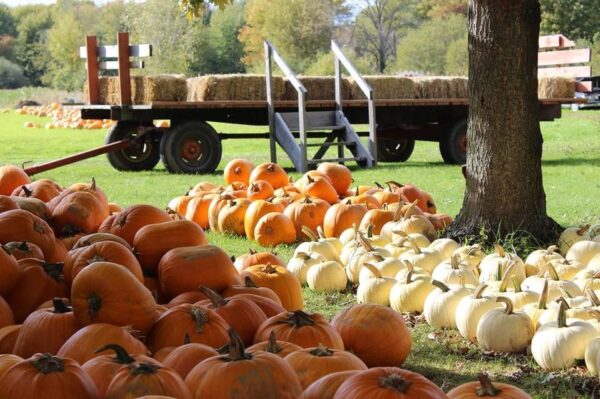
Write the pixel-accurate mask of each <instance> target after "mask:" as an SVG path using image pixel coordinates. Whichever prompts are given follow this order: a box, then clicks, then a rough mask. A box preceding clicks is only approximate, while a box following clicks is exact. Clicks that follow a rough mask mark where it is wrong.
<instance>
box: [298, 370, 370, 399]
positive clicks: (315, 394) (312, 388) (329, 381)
mask: <svg viewBox="0 0 600 399" xmlns="http://www.w3.org/2000/svg"><path fill="white" fill-rule="evenodd" d="M358 372H359V370H347V371H337V372H335V373H331V374H328V375H326V376H323V377H321V378H319V379H318V380H316V381H315V382H313V383H312V384H310V385H309V386H308V387H307V388H306V389H305V390H304V392H302V395H301V396H300V399H331V398H333V395H335V391H337V389H338V388H339V387H340V385H342V383H343V382H344V381H346V380H347V379H348V377H350V376H351V375H354V374H356V373H358Z"/></svg>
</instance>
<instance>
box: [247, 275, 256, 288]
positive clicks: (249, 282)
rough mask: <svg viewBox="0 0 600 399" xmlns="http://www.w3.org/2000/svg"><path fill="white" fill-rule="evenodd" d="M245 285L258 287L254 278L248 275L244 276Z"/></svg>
mask: <svg viewBox="0 0 600 399" xmlns="http://www.w3.org/2000/svg"><path fill="white" fill-rule="evenodd" d="M244 286H245V287H246V288H258V286H257V285H256V284H255V283H254V280H252V278H250V276H246V278H244Z"/></svg>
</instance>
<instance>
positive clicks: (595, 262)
mask: <svg viewBox="0 0 600 399" xmlns="http://www.w3.org/2000/svg"><path fill="white" fill-rule="evenodd" d="M596 237H600V236H596ZM587 268H588V269H591V270H593V271H600V253H598V254H596V255H594V256H592V258H591V259H590V261H589V262H588V264H587Z"/></svg>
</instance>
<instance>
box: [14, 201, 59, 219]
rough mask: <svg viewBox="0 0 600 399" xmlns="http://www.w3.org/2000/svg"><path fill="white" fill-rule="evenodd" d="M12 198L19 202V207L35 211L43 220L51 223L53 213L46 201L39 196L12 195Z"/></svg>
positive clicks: (30, 211) (31, 211)
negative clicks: (38, 197)
mask: <svg viewBox="0 0 600 399" xmlns="http://www.w3.org/2000/svg"><path fill="white" fill-rule="evenodd" d="M11 199H12V200H13V201H15V202H16V203H17V205H18V206H19V209H22V210H24V211H27V212H29V213H33V214H34V215H35V216H37V217H39V218H40V219H42V220H43V221H45V222H48V223H50V220H51V219H52V214H51V212H50V210H49V209H48V205H47V204H46V203H45V202H44V201H42V200H39V199H37V198H26V197H11Z"/></svg>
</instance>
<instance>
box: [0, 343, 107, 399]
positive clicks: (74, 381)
mask: <svg viewBox="0 0 600 399" xmlns="http://www.w3.org/2000/svg"><path fill="white" fill-rule="evenodd" d="M42 396H48V397H50V396H54V397H60V398H61V399H96V398H100V395H99V394H98V390H97V389H96V386H95V385H94V382H93V381H92V380H91V378H90V377H89V376H88V375H87V374H86V373H85V372H84V371H83V370H82V369H81V367H80V366H79V364H77V362H76V361H75V360H73V359H68V358H62V357H59V356H53V355H51V354H50V353H38V354H35V355H33V356H32V357H30V358H28V359H24V360H23V361H21V362H19V363H17V364H15V365H14V366H13V367H11V368H10V369H9V370H8V371H6V373H5V374H4V375H3V376H2V378H0V397H1V398H3V399H21V398H39V397H42Z"/></svg>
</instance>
